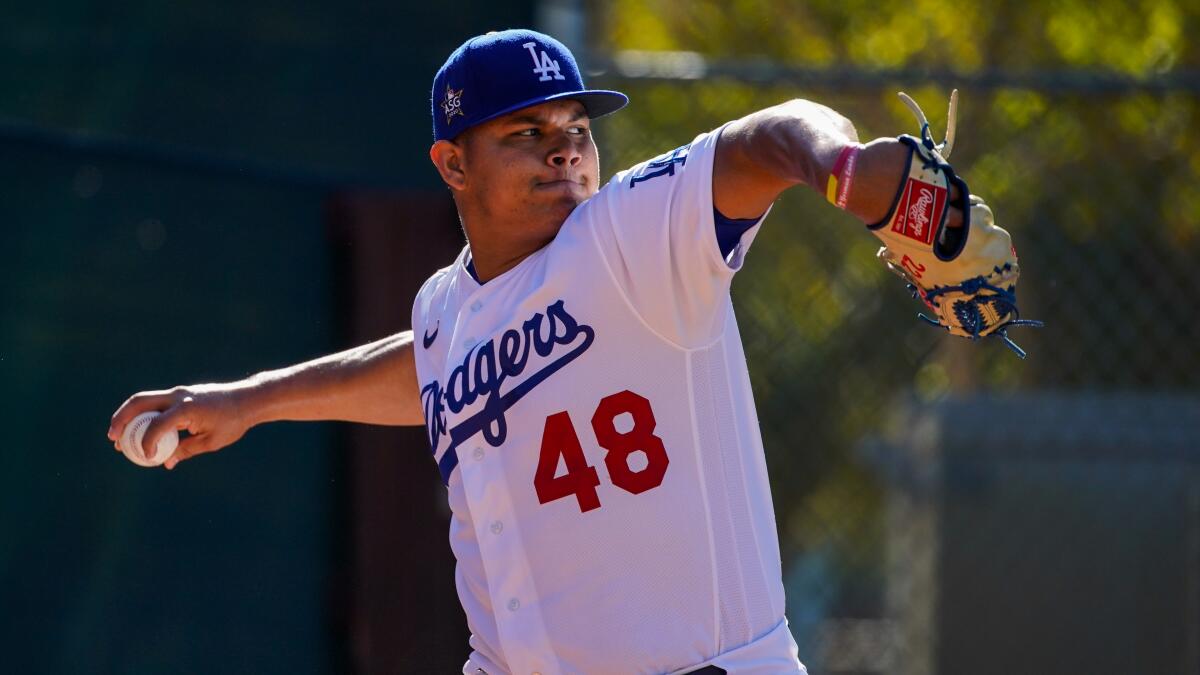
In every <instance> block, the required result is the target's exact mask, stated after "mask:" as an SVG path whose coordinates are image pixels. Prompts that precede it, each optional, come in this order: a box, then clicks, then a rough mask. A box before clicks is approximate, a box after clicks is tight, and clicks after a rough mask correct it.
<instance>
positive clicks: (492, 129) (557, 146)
mask: <svg viewBox="0 0 1200 675" xmlns="http://www.w3.org/2000/svg"><path fill="white" fill-rule="evenodd" d="M469 136H470V137H469V138H467V139H463V146H464V150H465V153H464V167H463V168H464V174H465V179H466V180H465V183H466V191H467V193H468V198H469V199H470V200H471V201H472V202H474V203H475V204H476V205H477V206H479V207H480V208H481V210H483V211H484V212H485V213H487V214H488V220H490V221H492V222H493V223H496V224H497V225H499V223H502V222H508V223H515V224H518V225H517V226H519V227H521V228H522V229H524V230H526V232H527V233H528V234H535V233H538V234H542V235H547V236H549V237H553V236H554V234H555V233H557V231H558V228H559V227H560V226H561V225H562V223H563V221H565V220H566V218H567V216H568V215H570V213H571V211H573V210H574V209H575V207H576V206H579V205H580V204H581V203H583V202H584V201H585V200H587V199H588V198H589V197H591V196H592V195H594V194H595V193H596V190H597V181H598V179H599V174H600V163H599V159H598V156H597V152H596V144H595V143H594V142H593V140H592V134H591V120H589V119H588V116H587V111H586V110H584V107H583V105H582V104H581V103H579V102H578V101H550V102H548V103H542V104H540V105H535V106H532V107H529V108H523V109H521V110H518V111H516V112H513V113H510V114H508V115H504V116H502V117H499V118H497V119H494V120H491V121H490V122H486V123H484V124H481V125H479V126H478V127H476V128H474V129H472V130H471V131H470V132H469Z"/></svg>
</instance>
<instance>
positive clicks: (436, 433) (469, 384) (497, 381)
mask: <svg viewBox="0 0 1200 675" xmlns="http://www.w3.org/2000/svg"><path fill="white" fill-rule="evenodd" d="M595 336H596V332H595V330H593V329H592V327H591V326H589V325H587V324H583V323H580V322H578V321H576V319H575V317H573V316H571V314H570V312H568V311H567V309H566V307H564V304H563V301H562V300H559V301H557V302H555V303H554V304H552V305H550V306H549V307H547V308H546V313H545V314H544V315H543V314H542V313H541V312H538V313H537V314H534V315H533V316H532V317H530V318H529V319H527V320H526V321H524V322H523V323H522V324H521V328H520V330H517V329H515V328H510V329H508V330H506V331H504V333H503V334H501V335H500V339H499V341H497V340H496V339H495V338H493V339H491V340H488V341H487V342H484V343H481V344H480V345H478V346H476V347H475V348H474V349H472V350H470V351H469V352H467V354H466V356H465V357H463V360H462V363H460V364H458V365H457V366H455V367H454V370H452V371H451V372H450V376H449V377H448V378H447V379H446V383H445V385H444V386H443V385H442V383H441V382H439V381H436V380H435V381H433V382H430V383H429V384H427V385H425V386H424V387H422V388H421V403H422V405H423V406H424V408H425V426H426V430H427V431H428V434H429V447H430V448H431V449H432V450H433V452H434V453H435V454H436V453H437V449H438V445H439V444H440V443H441V440H442V437H443V436H446V435H449V436H450V445H449V447H448V448H447V449H446V451H445V453H444V454H443V456H442V459H441V461H439V466H440V468H441V470H442V478H443V479H447V478H448V477H449V475H450V471H451V470H453V468H454V465H455V464H457V462H458V459H457V455H456V453H455V448H457V446H458V445H459V444H460V443H462V442H463V441H465V440H467V439H468V438H470V437H471V436H474V435H475V434H476V433H478V432H480V431H482V432H483V437H484V439H485V440H487V442H488V444H489V445H491V446H492V447H499V446H501V445H503V444H504V439H505V438H506V437H507V436H508V423H507V420H506V419H505V411H507V410H508V409H509V408H510V407H512V406H513V405H514V404H516V402H517V401H519V400H520V399H521V398H522V397H524V396H525V395H526V394H528V393H529V392H530V391H532V390H533V388H534V387H536V386H537V385H538V384H540V383H542V382H543V381H545V380H546V378H548V377H550V376H551V375H553V374H554V373H555V372H557V371H558V370H560V369H561V368H562V367H563V366H565V365H567V364H568V363H570V362H571V361H574V360H575V359H577V358H579V356H580V355H581V354H583V352H585V351H587V349H588V347H591V345H592V342H593V341H594V340H595ZM580 338H582V339H580ZM563 348H567V349H566V351H564V350H563ZM551 357H556V358H553V359H551ZM531 363H537V364H539V365H540V368H538V369H537V370H536V371H534V372H533V373H532V374H530V375H529V376H528V377H526V378H525V379H524V380H522V381H521V382H520V383H519V384H516V385H515V386H512V387H509V388H508V389H507V391H503V393H501V392H502V390H504V388H505V385H506V384H507V383H508V382H509V381H510V379H513V380H515V379H516V378H519V377H520V376H522V375H524V374H525V371H526V369H527V368H528V367H529V365H530V364H531ZM479 399H483V406H482V407H481V408H480V409H479V410H478V411H477V412H475V413H474V414H473V415H471V416H469V417H466V418H465V419H462V420H461V421H459V422H458V424H456V425H455V426H454V427H453V428H450V429H448V428H447V425H446V410H447V409H449V411H450V412H451V413H452V414H454V415H458V414H459V413H461V412H463V410H465V409H466V408H468V407H470V406H472V405H473V404H475V402H476V401H477V400H479ZM451 458H453V459H451Z"/></svg>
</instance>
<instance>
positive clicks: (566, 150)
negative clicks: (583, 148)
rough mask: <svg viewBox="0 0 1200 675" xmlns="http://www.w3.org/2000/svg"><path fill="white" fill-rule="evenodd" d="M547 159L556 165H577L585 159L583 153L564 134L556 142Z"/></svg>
mask: <svg viewBox="0 0 1200 675" xmlns="http://www.w3.org/2000/svg"><path fill="white" fill-rule="evenodd" d="M547 159H548V160H549V162H550V164H552V165H553V166H555V167H559V168H561V167H563V166H575V165H577V164H579V163H580V162H582V161H583V153H582V152H580V150H579V148H578V147H576V145H575V143H572V142H571V139H570V138H567V137H566V135H565V134H564V135H563V136H562V137H560V138H559V139H558V142H557V143H555V144H554V147H553V148H552V149H551V150H550V154H549V156H548V157H547Z"/></svg>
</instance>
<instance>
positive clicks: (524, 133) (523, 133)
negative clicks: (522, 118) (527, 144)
mask: <svg viewBox="0 0 1200 675" xmlns="http://www.w3.org/2000/svg"><path fill="white" fill-rule="evenodd" d="M515 135H517V136H525V137H526V138H532V137H534V136H537V135H538V130H537V129H535V128H533V127H530V128H529V129H521V130H520V131H518V132H517V133H516V134H515Z"/></svg>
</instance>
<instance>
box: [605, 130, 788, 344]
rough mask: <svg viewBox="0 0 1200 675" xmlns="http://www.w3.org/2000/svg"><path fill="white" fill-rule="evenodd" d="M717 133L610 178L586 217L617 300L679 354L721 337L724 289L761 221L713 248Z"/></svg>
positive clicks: (725, 302)
mask: <svg viewBox="0 0 1200 675" xmlns="http://www.w3.org/2000/svg"><path fill="white" fill-rule="evenodd" d="M722 128H723V127H722ZM720 133H721V129H717V130H715V131H712V132H709V133H704V134H700V135H699V136H697V137H696V138H695V139H694V140H693V141H692V142H691V143H689V144H687V145H685V146H683V147H680V148H676V149H675V150H672V151H671V152H668V153H666V154H663V155H660V156H658V157H656V158H654V159H651V160H648V161H646V162H642V163H641V164H638V165H637V166H634V167H633V168H631V169H629V170H627V171H622V172H620V173H618V174H617V175H616V176H614V177H613V179H612V181H611V182H609V184H608V185H606V186H605V188H604V189H603V190H601V191H600V193H598V194H597V195H596V197H595V198H594V199H597V200H599V203H597V204H596V206H597V207H598V208H595V209H591V213H592V222H591V223H590V226H591V229H592V232H593V233H594V234H595V237H596V239H597V242H598V245H599V247H600V250H601V252H602V255H603V256H604V259H605V262H606V263H607V265H608V268H609V270H610V272H611V273H612V276H613V278H614V280H615V282H616V283H617V285H618V286H620V287H621V290H622V291H623V293H624V295H625V297H626V298H627V299H628V300H629V302H630V304H631V305H632V306H633V308H634V310H635V311H636V312H637V313H638V314H639V315H640V316H641V318H642V320H643V321H645V322H646V323H647V324H648V325H649V326H650V327H651V328H652V329H653V330H654V331H655V332H657V333H658V334H659V335H661V336H662V337H664V338H666V339H668V340H671V341H672V342H675V343H677V344H679V345H680V346H684V347H694V346H699V345H702V344H706V343H707V342H709V341H711V340H712V339H714V338H715V337H716V336H717V335H718V334H719V333H720V332H721V330H723V325H724V319H725V312H726V311H728V309H727V307H728V305H729V303H728V297H729V285H730V283H731V281H732V280H733V276H734V274H735V273H736V272H737V271H738V270H739V269H741V266H742V262H743V261H744V259H745V256H746V252H747V251H748V250H749V248H750V244H751V243H752V242H753V241H754V237H755V235H756V234H757V233H758V228H759V227H760V226H761V224H762V219H763V218H765V217H766V214H763V216H762V217H760V218H758V219H757V221H756V222H754V223H753V224H751V225H749V226H748V227H747V226H745V225H744V224H743V225H742V227H740V228H738V229H739V230H741V231H740V232H738V233H736V235H735V236H736V241H730V240H729V239H728V238H726V240H725V241H724V245H722V243H720V242H719V241H718V237H719V232H718V228H717V222H716V220H715V218H714V215H715V209H714V207H713V197H712V174H713V159H714V156H715V154H716V146H717V138H718V137H719V136H720ZM722 248H725V249H727V250H728V251H729V252H728V254H727V255H724V254H723V253H722Z"/></svg>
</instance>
